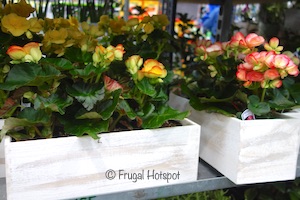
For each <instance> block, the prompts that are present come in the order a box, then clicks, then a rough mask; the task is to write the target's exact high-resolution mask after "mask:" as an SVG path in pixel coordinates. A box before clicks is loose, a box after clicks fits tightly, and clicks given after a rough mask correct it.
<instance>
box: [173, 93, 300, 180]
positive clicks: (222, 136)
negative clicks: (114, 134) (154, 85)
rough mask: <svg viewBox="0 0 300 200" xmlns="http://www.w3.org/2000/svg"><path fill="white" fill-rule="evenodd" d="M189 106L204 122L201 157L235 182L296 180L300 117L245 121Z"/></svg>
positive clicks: (202, 126) (196, 119)
mask: <svg viewBox="0 0 300 200" xmlns="http://www.w3.org/2000/svg"><path fill="white" fill-rule="evenodd" d="M175 98H176V97H173V100H174V99H175ZM177 100H178V99H177ZM179 101H180V99H179ZM183 103H185V102H183ZM170 104H171V105H174V104H172V103H170ZM186 109H189V110H191V115H190V116H189V119H191V120H193V121H194V122H196V123H199V124H200V125H201V144H200V157H201V158H202V159H203V160H204V161H206V162H207V163H208V164H210V165H211V166H212V167H214V168H215V169H217V170H218V171H219V172H221V173H222V174H223V175H225V176H226V177H227V178H229V179H230V180H231V181H233V182H234V183H235V184H248V183H260V182H272V181H281V180H293V179H295V177H296V169H297V157H298V152H299V142H298V141H299V122H300V120H299V119H295V118H290V119H260V120H246V121H242V120H239V119H237V118H233V117H227V116H224V115H221V114H217V113H206V112H205V111H201V112H200V111H196V110H194V109H192V108H191V107H189V106H188V105H186Z"/></svg>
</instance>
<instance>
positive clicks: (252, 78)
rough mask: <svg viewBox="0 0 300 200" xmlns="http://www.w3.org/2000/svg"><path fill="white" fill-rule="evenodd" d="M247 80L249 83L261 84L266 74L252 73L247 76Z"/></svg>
mask: <svg viewBox="0 0 300 200" xmlns="http://www.w3.org/2000/svg"><path fill="white" fill-rule="evenodd" d="M246 79H247V80H249V81H255V82H261V81H263V80H264V74H263V73H260V72H256V71H250V72H248V73H247V74H246Z"/></svg>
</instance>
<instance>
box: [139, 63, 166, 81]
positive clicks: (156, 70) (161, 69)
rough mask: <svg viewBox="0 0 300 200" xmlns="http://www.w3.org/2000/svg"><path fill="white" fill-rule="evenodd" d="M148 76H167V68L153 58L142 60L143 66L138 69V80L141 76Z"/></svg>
mask: <svg viewBox="0 0 300 200" xmlns="http://www.w3.org/2000/svg"><path fill="white" fill-rule="evenodd" d="M144 76H145V77H148V78H165V77H166V76H167V70H166V69H165V66H164V65H163V64H162V63H160V62H158V61H157V60H154V59H148V60H146V61H145V62H144V67H143V68H142V69H141V70H139V80H141V79H143V77H144Z"/></svg>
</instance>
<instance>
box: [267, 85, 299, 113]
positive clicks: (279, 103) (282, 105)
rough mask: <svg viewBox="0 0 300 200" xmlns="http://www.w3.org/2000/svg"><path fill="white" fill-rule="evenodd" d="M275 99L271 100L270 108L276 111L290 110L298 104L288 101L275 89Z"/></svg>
mask: <svg viewBox="0 0 300 200" xmlns="http://www.w3.org/2000/svg"><path fill="white" fill-rule="evenodd" d="M273 93H274V98H273V100H270V101H269V103H270V106H271V107H272V108H276V109H288V108H291V107H293V106H295V105H296V104H295V103H294V102H292V101H290V100H288V99H287V98H286V97H285V96H284V95H283V94H282V93H281V92H280V90H278V89H274V92H273Z"/></svg>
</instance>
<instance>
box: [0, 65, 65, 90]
mask: <svg viewBox="0 0 300 200" xmlns="http://www.w3.org/2000/svg"><path fill="white" fill-rule="evenodd" d="M60 78H62V75H61V73H60V71H58V70H57V69H55V68H54V67H51V66H44V68H42V67H41V66H40V65H37V64H35V63H22V64H18V65H15V66H14V67H13V68H12V69H11V70H10V71H9V73H8V75H7V78H6V80H5V82H4V83H2V84H0V89H3V90H9V91H11V90H14V89H16V88H19V87H22V86H40V85H43V84H44V83H45V82H47V81H52V80H53V79H60Z"/></svg>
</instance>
